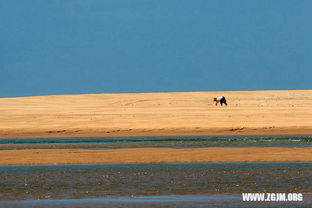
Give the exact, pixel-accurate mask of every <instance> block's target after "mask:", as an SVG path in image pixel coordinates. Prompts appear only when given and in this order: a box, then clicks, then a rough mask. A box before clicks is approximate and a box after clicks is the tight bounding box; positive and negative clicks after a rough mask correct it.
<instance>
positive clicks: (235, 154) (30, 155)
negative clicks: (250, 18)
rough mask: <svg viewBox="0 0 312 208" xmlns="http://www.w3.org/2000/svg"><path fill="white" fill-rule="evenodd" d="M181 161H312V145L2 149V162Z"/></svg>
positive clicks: (21, 163) (41, 163)
mask: <svg viewBox="0 0 312 208" xmlns="http://www.w3.org/2000/svg"><path fill="white" fill-rule="evenodd" d="M178 162H184V163H189V162H312V148H280V147H249V148H236V147H235V148H234V147H232V148H224V147H213V148H212V147H211V148H190V149H175V148H130V149H112V150H87V149H28V150H1V151H0V165H59V164H105V163H178Z"/></svg>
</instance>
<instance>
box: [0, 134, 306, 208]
mask: <svg viewBox="0 0 312 208" xmlns="http://www.w3.org/2000/svg"><path fill="white" fill-rule="evenodd" d="M223 146H224V147H312V141H311V137H275V138H270V137H259V138H256V137H251V138H249V137H245V138H235V137H234V138H211V137H209V138H206V137H154V138H114V139H109V138H78V139H77V138H53V139H0V149H35V148H47V149H53V148H58V149H60V148H84V149H113V148H134V147H136V148H143V147H156V148H158V147H171V148H201V147H223ZM242 192H273V193H289V192H296V193H303V194H304V202H288V203H286V202H243V201H242V198H241V195H240V194H241V193H242ZM311 194H312V162H310V163H309V162H308V163H306V162H305V163H301V162H298V163H295V162H293V163H177V164H97V165H41V166H0V207H10V208H11V207H79V208H80V207H259V208H260V207H261V208H262V207H286V208H288V207H289V208H290V207H312V195H311Z"/></svg>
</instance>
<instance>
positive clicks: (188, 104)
mask: <svg viewBox="0 0 312 208" xmlns="http://www.w3.org/2000/svg"><path fill="white" fill-rule="evenodd" d="M220 95H224V96H225V97H226V98H227V100H228V104H229V105H228V106H227V107H221V106H215V105H214V103H213V102H212V99H213V97H217V96H220ZM311 106H312V90H293V91H244V92H188V93H142V94H90V95H57V96H37V97H21V98H1V99H0V138H1V137H2V138H12V137H84V136H88V137H92V136H102V137H105V136H107V137H110V136H179V135H181V136H183V135H312V108H311Z"/></svg>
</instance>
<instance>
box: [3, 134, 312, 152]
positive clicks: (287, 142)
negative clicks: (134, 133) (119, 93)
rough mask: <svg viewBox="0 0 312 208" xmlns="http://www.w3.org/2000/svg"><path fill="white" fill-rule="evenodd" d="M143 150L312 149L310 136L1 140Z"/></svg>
mask: <svg viewBox="0 0 312 208" xmlns="http://www.w3.org/2000/svg"><path fill="white" fill-rule="evenodd" d="M144 147H174V148H200V147H312V138H311V137H274V138H270V137H245V138H237V137H233V138H211V137H208V138H207V137H147V138H144V137H137V138H113V139H112V138H79V139H77V138H53V139H47V138H46V139H44V138H41V139H40V138H38V139H0V150H1V149H3V150H4V149H38V148H40V149H56V148H57V149H63V148H67V149H68V148H84V149H115V148H144Z"/></svg>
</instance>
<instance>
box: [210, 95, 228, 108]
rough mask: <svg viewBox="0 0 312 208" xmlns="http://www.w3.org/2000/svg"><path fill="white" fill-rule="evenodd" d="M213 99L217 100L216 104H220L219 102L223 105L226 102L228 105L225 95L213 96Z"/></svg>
mask: <svg viewBox="0 0 312 208" xmlns="http://www.w3.org/2000/svg"><path fill="white" fill-rule="evenodd" d="M213 101H214V102H216V105H218V103H220V105H221V106H222V105H223V104H225V105H226V106H227V102H226V99H225V97H224V96H221V97H217V98H213Z"/></svg>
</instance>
